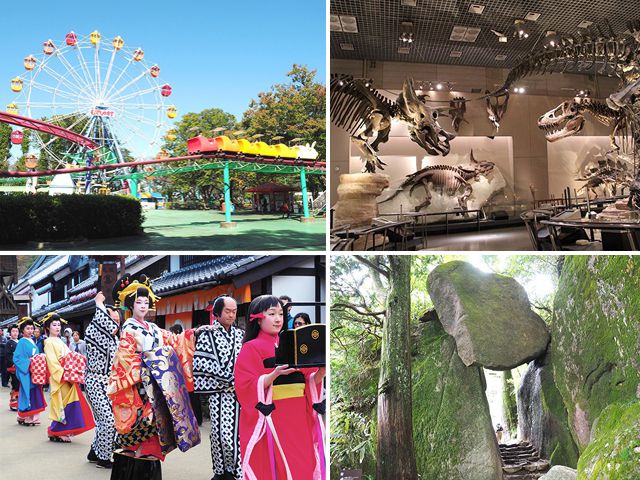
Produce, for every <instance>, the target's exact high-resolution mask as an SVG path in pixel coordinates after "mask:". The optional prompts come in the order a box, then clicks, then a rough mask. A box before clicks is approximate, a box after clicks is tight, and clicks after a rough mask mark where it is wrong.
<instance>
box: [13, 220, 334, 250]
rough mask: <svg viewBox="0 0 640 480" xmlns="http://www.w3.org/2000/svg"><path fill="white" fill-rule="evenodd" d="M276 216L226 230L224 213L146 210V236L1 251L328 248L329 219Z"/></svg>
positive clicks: (246, 221)
mask: <svg viewBox="0 0 640 480" xmlns="http://www.w3.org/2000/svg"><path fill="white" fill-rule="evenodd" d="M280 217H281V215H277V214H258V213H253V212H247V213H242V212H241V213H237V214H234V215H233V216H232V220H233V221H235V222H237V226H236V227H235V228H230V229H227V228H221V227H220V223H221V222H224V220H225V218H224V214H222V213H220V212H218V211H212V210H145V222H144V224H143V228H144V235H137V236H131V237H124V238H110V239H101V240H89V241H87V242H78V243H61V244H56V243H47V244H43V245H41V246H35V245H33V244H31V245H7V246H4V245H2V246H0V249H1V250H34V249H39V250H82V251H85V250H118V251H127V250H130V251H139V250H227V251H240V250H244V251H255V250H324V249H325V239H326V236H325V229H326V220H325V219H324V218H315V221H314V222H313V223H301V222H300V221H299V220H298V219H293V218H289V219H287V218H280Z"/></svg>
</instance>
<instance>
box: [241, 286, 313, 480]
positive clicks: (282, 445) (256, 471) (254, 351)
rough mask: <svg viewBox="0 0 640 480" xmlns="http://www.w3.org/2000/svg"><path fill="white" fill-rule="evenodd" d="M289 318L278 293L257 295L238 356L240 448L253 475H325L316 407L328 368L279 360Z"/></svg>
mask: <svg viewBox="0 0 640 480" xmlns="http://www.w3.org/2000/svg"><path fill="white" fill-rule="evenodd" d="M284 321H285V320H284V316H283V308H282V304H281V302H280V300H279V299H278V297H274V296H271V295H261V296H259V297H257V298H255V299H254V300H253V301H252V302H251V305H250V306H249V323H248V326H247V329H246V332H245V336H244V340H243V345H242V349H241V350H240V354H239V355H238V359H237V360H236V367H235V384H236V394H237V396H238V401H239V402H240V453H241V457H242V471H243V475H244V478H245V479H248V480H256V479H257V480H275V479H276V478H277V479H287V480H291V479H294V480H319V479H321V478H324V477H323V471H324V458H323V457H324V455H323V452H324V449H323V445H322V439H321V438H320V435H319V434H318V431H319V429H318V425H317V422H318V417H317V415H316V414H315V412H314V410H313V408H314V404H315V405H318V404H319V402H318V401H317V400H318V398H319V397H320V393H321V389H322V380H323V379H324V375H325V368H324V367H321V368H304V369H294V368H288V366H287V365H280V366H275V347H276V346H277V345H278V339H279V336H278V334H279V333H280V331H281V330H282V327H283V325H284Z"/></svg>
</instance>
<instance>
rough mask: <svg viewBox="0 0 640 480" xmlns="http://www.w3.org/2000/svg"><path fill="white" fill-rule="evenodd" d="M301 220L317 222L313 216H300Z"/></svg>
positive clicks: (303, 221)
mask: <svg viewBox="0 0 640 480" xmlns="http://www.w3.org/2000/svg"><path fill="white" fill-rule="evenodd" d="M300 221H301V222H302V223H313V222H315V218H313V217H300Z"/></svg>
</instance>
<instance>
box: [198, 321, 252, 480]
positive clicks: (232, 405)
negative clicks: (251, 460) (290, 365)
mask: <svg viewBox="0 0 640 480" xmlns="http://www.w3.org/2000/svg"><path fill="white" fill-rule="evenodd" d="M213 327H214V328H213V329H212V330H206V331H204V332H201V333H200V334H199V335H198V338H197V340H196V351H195V353H194V355H193V380H194V386H195V388H194V390H195V392H196V393H202V394H206V395H209V414H210V417H211V460H212V462H213V474H214V476H218V475H220V476H224V475H225V473H226V474H231V475H233V476H234V477H235V478H236V479H237V480H240V479H241V478H242V464H241V461H240V439H239V435H238V424H239V421H240V404H239V403H238V401H237V400H236V394H235V384H234V378H233V369H234V367H235V363H236V358H237V357H238V354H239V353H240V348H241V347H242V337H243V336H244V332H243V331H242V330H241V329H239V328H238V327H235V326H231V327H230V328H229V331H227V330H225V328H224V327H223V326H222V325H221V324H220V323H219V322H217V321H216V322H214V323H213ZM214 478H215V477H214Z"/></svg>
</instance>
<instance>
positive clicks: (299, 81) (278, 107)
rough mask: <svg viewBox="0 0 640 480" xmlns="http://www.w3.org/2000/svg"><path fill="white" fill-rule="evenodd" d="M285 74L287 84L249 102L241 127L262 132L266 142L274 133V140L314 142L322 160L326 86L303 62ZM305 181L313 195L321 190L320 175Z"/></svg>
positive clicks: (254, 131)
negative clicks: (287, 79) (276, 138)
mask: <svg viewBox="0 0 640 480" xmlns="http://www.w3.org/2000/svg"><path fill="white" fill-rule="evenodd" d="M287 76H288V77H289V79H290V81H289V83H279V84H276V85H274V86H272V87H271V89H270V90H269V91H268V92H261V93H258V98H257V99H254V100H252V101H251V103H250V104H249V109H248V110H247V111H246V112H245V113H244V116H243V118H242V128H243V129H245V130H246V131H247V135H248V136H251V135H255V134H262V135H264V138H263V139H264V140H265V141H267V143H269V139H271V138H273V137H276V136H282V137H284V138H283V139H282V140H279V141H278V142H281V143H285V144H287V143H288V142H289V141H290V140H292V139H294V138H302V142H299V143H303V144H304V143H309V144H312V143H314V142H315V144H316V146H315V148H316V150H318V153H319V157H318V158H319V159H321V160H322V159H326V111H327V108H326V87H325V85H323V84H322V83H319V82H316V80H315V78H316V71H315V70H309V69H308V68H307V67H306V66H305V65H295V64H294V65H293V67H292V69H291V71H290V72H288V73H287ZM296 143H298V142H296ZM307 181H308V188H309V190H310V191H312V192H313V195H314V197H315V196H316V195H317V194H318V193H319V192H320V191H323V190H324V189H325V182H326V179H325V178H324V176H321V175H313V176H309V177H307Z"/></svg>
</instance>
